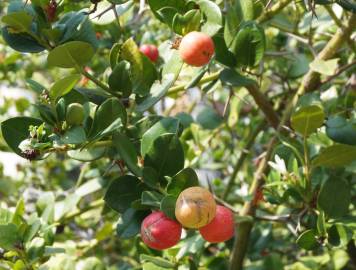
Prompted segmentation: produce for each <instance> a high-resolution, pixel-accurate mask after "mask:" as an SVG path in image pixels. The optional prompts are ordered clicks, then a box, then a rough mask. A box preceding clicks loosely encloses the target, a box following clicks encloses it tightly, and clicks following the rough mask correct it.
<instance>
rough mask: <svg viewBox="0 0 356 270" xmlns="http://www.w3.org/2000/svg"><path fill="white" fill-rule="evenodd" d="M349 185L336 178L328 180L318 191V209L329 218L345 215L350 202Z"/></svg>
mask: <svg viewBox="0 0 356 270" xmlns="http://www.w3.org/2000/svg"><path fill="white" fill-rule="evenodd" d="M350 191H351V190H350V186H349V184H348V183H347V182H346V181H344V180H342V179H336V178H334V177H333V178H330V179H328V180H327V181H326V182H325V183H324V184H323V186H322V187H321V189H320V192H319V196H318V207H320V208H321V209H323V211H324V212H325V214H326V215H327V216H328V217H331V218H337V217H341V216H344V215H346V214H347V212H348V209H349V205H350V202H351V193H350Z"/></svg>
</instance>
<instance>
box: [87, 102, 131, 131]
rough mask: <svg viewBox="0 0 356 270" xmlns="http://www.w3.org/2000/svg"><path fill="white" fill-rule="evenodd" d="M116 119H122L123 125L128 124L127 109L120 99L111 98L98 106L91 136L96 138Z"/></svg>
mask: <svg viewBox="0 0 356 270" xmlns="http://www.w3.org/2000/svg"><path fill="white" fill-rule="evenodd" d="M116 120H120V121H121V123H122V124H123V125H126V122H127V115H126V110H125V107H124V106H123V105H122V103H121V102H120V100H119V99H117V98H109V99H107V100H106V101H105V102H104V103H102V104H101V105H100V106H99V107H98V108H97V110H96V112H95V116H94V121H93V125H92V128H91V130H90V135H89V137H90V138H94V136H97V135H98V134H100V132H103V131H105V129H107V128H108V127H110V125H112V124H113V123H114V122H115V121H116Z"/></svg>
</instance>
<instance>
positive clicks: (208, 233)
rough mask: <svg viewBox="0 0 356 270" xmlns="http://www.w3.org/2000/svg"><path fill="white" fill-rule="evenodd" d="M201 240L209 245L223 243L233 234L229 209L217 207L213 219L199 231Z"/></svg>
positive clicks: (232, 221) (232, 217) (232, 223)
mask: <svg viewBox="0 0 356 270" xmlns="http://www.w3.org/2000/svg"><path fill="white" fill-rule="evenodd" d="M199 231H200V234H201V235H202V236H203V238H204V239H205V240H206V241H208V242H210V243H219V242H225V241H227V240H229V239H231V238H232V237H233V236H234V233H235V226H234V216H233V214H232V212H231V210H230V209H228V208H226V207H224V206H221V205H217V206H216V214H215V217H214V219H213V220H212V221H211V222H210V223H209V224H208V225H206V226H204V227H202V228H200V229H199Z"/></svg>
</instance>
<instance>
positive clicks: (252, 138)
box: [222, 121, 266, 200]
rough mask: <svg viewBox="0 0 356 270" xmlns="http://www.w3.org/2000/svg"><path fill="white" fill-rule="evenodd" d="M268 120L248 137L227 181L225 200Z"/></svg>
mask: <svg viewBox="0 0 356 270" xmlns="http://www.w3.org/2000/svg"><path fill="white" fill-rule="evenodd" d="M265 125H266V122H265V121H262V122H261V123H260V124H259V125H258V126H257V128H256V129H255V130H254V131H253V132H252V133H251V135H250V137H249V138H248V139H247V143H246V146H245V147H244V149H243V151H242V152H241V155H240V158H239V159H238V160H237V162H236V165H235V167H234V170H233V172H232V174H231V176H230V178H229V181H228V182H227V185H226V188H225V190H224V193H223V196H222V198H223V199H224V200H225V199H226V198H227V195H229V193H230V191H231V189H232V187H233V185H234V183H235V178H236V175H237V173H238V172H239V170H240V169H241V167H242V165H243V164H244V162H245V160H246V158H247V155H248V150H250V148H251V147H252V145H253V144H254V142H255V139H256V137H257V135H258V134H259V133H260V131H261V130H262V129H263V128H264V127H265Z"/></svg>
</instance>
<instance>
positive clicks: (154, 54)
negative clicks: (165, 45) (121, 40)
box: [140, 44, 159, 62]
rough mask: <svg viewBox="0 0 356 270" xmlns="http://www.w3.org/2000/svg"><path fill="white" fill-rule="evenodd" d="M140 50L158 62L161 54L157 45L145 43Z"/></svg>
mask: <svg viewBox="0 0 356 270" xmlns="http://www.w3.org/2000/svg"><path fill="white" fill-rule="evenodd" d="M140 52H142V53H143V54H144V55H146V56H147V57H148V58H149V59H150V60H151V61H152V62H156V61H157V59H158V56H159V52H158V49H157V47H156V46H155V45H149V44H144V45H142V46H141V47H140Z"/></svg>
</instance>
